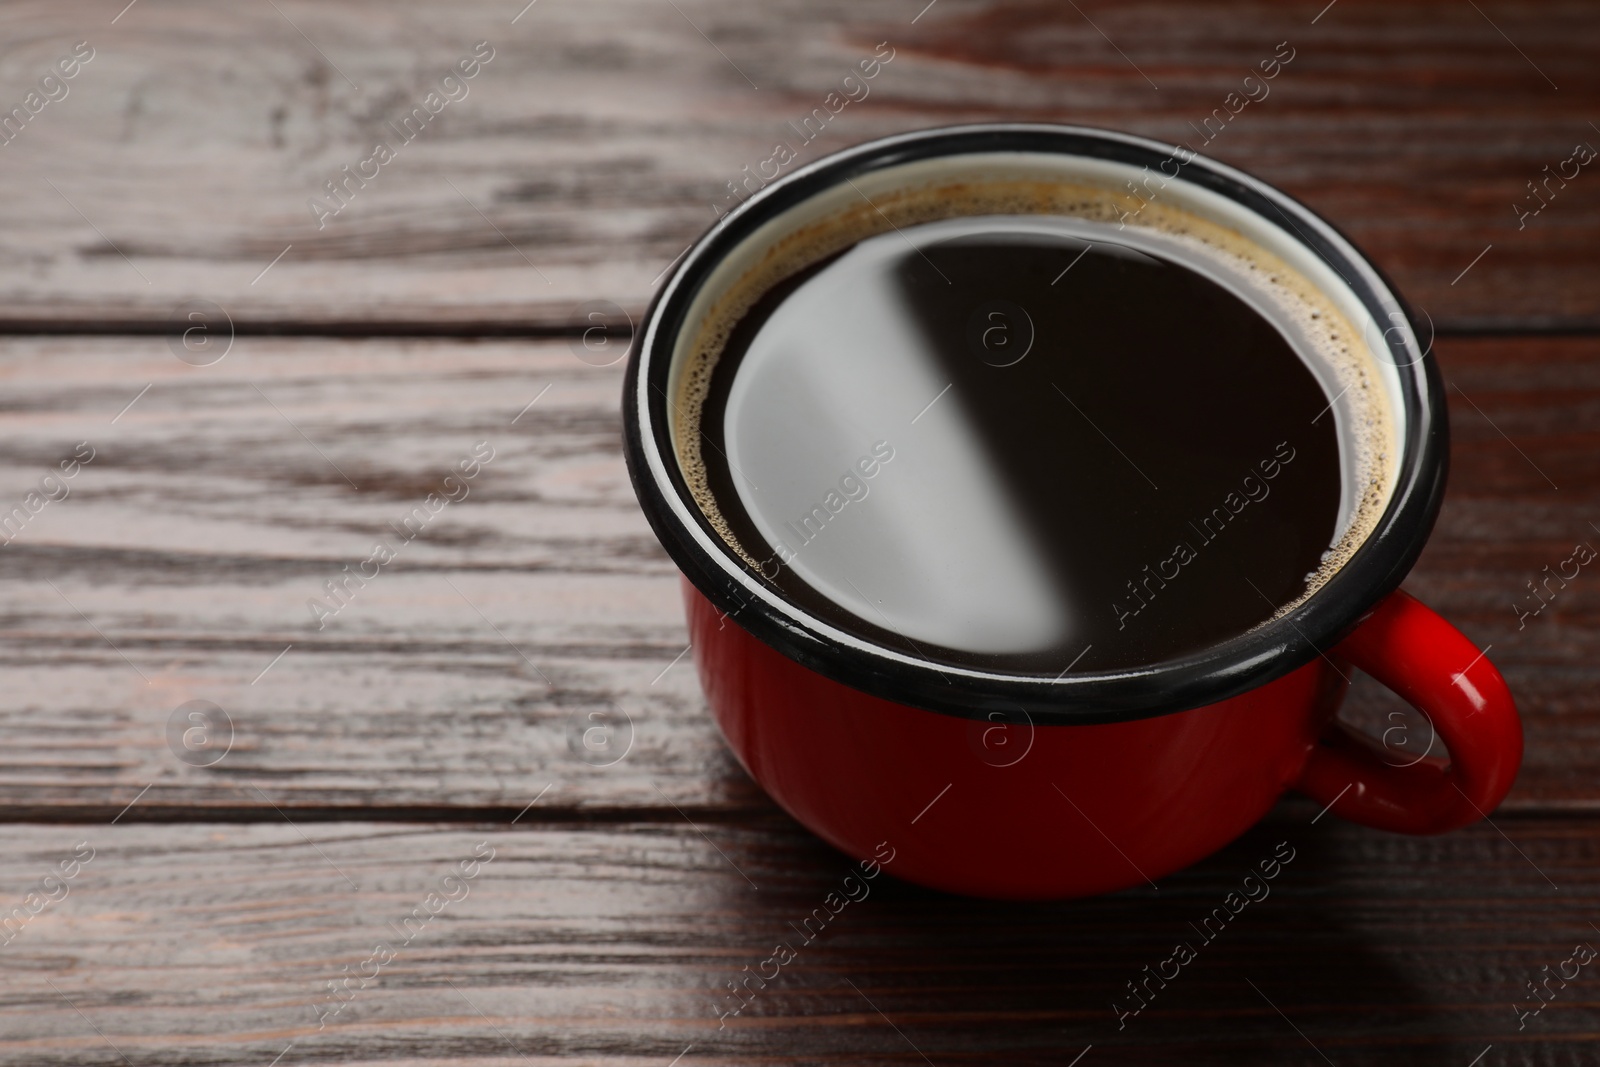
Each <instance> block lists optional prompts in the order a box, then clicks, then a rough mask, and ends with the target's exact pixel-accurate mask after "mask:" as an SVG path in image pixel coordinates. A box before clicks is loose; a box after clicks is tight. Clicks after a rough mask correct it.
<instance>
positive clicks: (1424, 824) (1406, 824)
mask: <svg viewBox="0 0 1600 1067" xmlns="http://www.w3.org/2000/svg"><path fill="white" fill-rule="evenodd" d="M1333 655H1334V657H1335V658H1338V659H1343V660H1345V661H1347V662H1349V663H1350V664H1352V665H1354V666H1356V667H1359V668H1360V669H1361V670H1363V671H1366V672H1367V673H1368V674H1370V675H1372V677H1374V678H1376V679H1377V680H1378V681H1379V682H1381V683H1382V684H1383V685H1385V686H1387V687H1388V688H1390V689H1392V690H1393V691H1394V692H1395V693H1396V694H1398V695H1399V696H1400V697H1402V698H1403V699H1404V700H1405V701H1406V702H1407V703H1409V704H1410V705H1411V706H1412V707H1413V708H1416V709H1417V710H1418V711H1419V712H1421V713H1422V714H1423V715H1424V716H1425V717H1426V718H1427V719H1428V720H1429V722H1431V723H1432V724H1433V728H1434V731H1435V733H1436V734H1437V736H1438V737H1439V739H1440V740H1442V741H1443V742H1444V744H1445V747H1446V748H1447V749H1448V750H1449V754H1450V765H1449V766H1448V767H1447V768H1446V767H1444V766H1441V765H1440V764H1439V763H1437V762H1435V761H1432V760H1418V761H1417V762H1414V763H1412V764H1410V765H1406V766H1396V765H1394V764H1392V763H1389V762H1387V761H1385V760H1384V759H1383V758H1381V756H1380V755H1379V752H1380V751H1381V750H1380V748H1379V747H1378V745H1377V744H1376V743H1375V742H1373V741H1372V740H1371V739H1368V738H1365V737H1364V736H1363V735H1361V734H1358V733H1357V732H1355V731H1353V730H1351V729H1350V728H1349V727H1347V726H1345V725H1344V724H1343V723H1340V722H1337V721H1335V722H1334V723H1332V724H1331V728H1330V730H1329V732H1328V734H1327V735H1326V736H1324V737H1323V739H1322V741H1321V743H1320V744H1318V745H1317V746H1316V747H1315V748H1313V749H1312V752H1311V758H1310V760H1309V761H1308V762H1307V763H1306V766H1305V770H1304V771H1303V772H1302V773H1301V775H1300V780H1299V781H1298V782H1296V783H1295V788H1296V789H1298V790H1300V791H1301V792H1302V793H1305V794H1307V795H1308V796H1310V797H1311V798H1312V799H1313V800H1316V801H1318V802H1320V803H1322V804H1326V805H1328V806H1329V808H1330V809H1331V810H1332V811H1333V813H1334V814H1335V815H1338V816H1339V817H1340V818H1343V819H1349V820H1350V821H1351V822H1355V823H1360V824H1361V825H1363V826H1371V827H1374V828H1375V829H1379V830H1389V831H1392V832H1394V833H1402V834H1439V833H1444V832H1445V831H1446V830H1454V829H1456V828H1457V827H1460V826H1466V825H1467V824H1468V823H1473V822H1477V821H1478V820H1479V819H1481V818H1485V817H1487V815H1488V813H1489V812H1490V811H1492V810H1494V807H1495V806H1496V805H1497V804H1499V803H1500V801H1501V800H1502V799H1504V797H1505V795H1506V793H1507V792H1508V791H1509V790H1510V789H1511V783H1512V781H1513V780H1515V778H1516V776H1517V768H1518V766H1520V765H1521V763H1522V722H1521V720H1520V719H1519V718H1518V717H1517V706H1516V704H1515V703H1514V702H1513V701H1512V699H1511V691H1510V690H1509V689H1507V688H1506V683H1505V679H1503V678H1502V677H1500V672H1499V671H1498V670H1496V669H1495V667H1494V664H1492V663H1490V662H1489V660H1488V659H1487V658H1486V657H1485V656H1484V654H1483V653H1482V652H1479V651H1478V648H1477V646H1476V645H1474V644H1473V643H1472V642H1471V641H1469V640H1468V639H1467V637H1466V635H1465V634H1463V633H1462V632H1461V631H1460V630H1457V629H1456V628H1455V627H1454V626H1451V625H1450V624H1449V623H1448V622H1446V621H1445V620H1444V619H1443V618H1441V617H1440V616H1439V615H1437V614H1436V613H1435V612H1433V611H1432V610H1431V609H1429V608H1428V607H1426V606H1425V605H1424V604H1423V603H1422V602H1421V601H1419V600H1417V599H1416V598H1414V597H1412V596H1411V595H1409V594H1407V593H1405V592H1402V591H1400V590H1396V591H1395V592H1393V593H1390V594H1389V596H1388V597H1387V598H1385V599H1384V600H1383V601H1382V602H1381V603H1379V604H1378V606H1377V607H1376V608H1375V609H1373V611H1372V613H1371V614H1370V615H1368V616H1367V617H1366V618H1365V619H1364V620H1362V622H1361V623H1360V625H1358V626H1357V627H1356V630H1355V632H1354V633H1352V634H1351V635H1350V636H1349V637H1347V638H1345V639H1344V640H1343V641H1342V642H1340V644H1339V645H1338V646H1337V647H1336V648H1335V649H1334V650H1333Z"/></svg>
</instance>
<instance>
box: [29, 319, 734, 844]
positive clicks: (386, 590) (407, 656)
mask: <svg viewBox="0 0 1600 1067" xmlns="http://www.w3.org/2000/svg"><path fill="white" fill-rule="evenodd" d="M0 363H3V370H0V375H3V378H4V381H5V387H6V395H7V397H8V398H9V404H10V406H11V411H10V413H9V414H7V415H6V416H5V417H3V418H0V462H3V464H4V474H3V475H0V485H3V489H0V492H3V494H4V496H3V497H0V499H4V500H5V501H6V504H5V508H6V509H9V508H10V507H11V506H12V505H13V504H14V503H20V502H22V501H23V498H24V496H25V494H26V493H27V492H29V491H30V490H33V489H34V488H35V487H36V484H37V482H38V480H39V479H40V478H41V477H43V476H44V474H45V473H46V472H47V471H48V470H49V469H50V468H51V467H52V465H53V464H55V463H56V462H57V461H58V459H59V458H60V457H67V456H70V455H71V454H72V451H73V448H74V445H75V443H76V442H79V441H84V440H87V441H89V442H91V443H92V447H94V448H95V449H96V455H95V458H94V460H93V462H92V463H90V464H89V465H88V466H86V467H84V468H83V469H82V470H81V472H80V473H79V474H78V475H77V476H76V477H75V478H74V479H72V480H71V481H70V482H68V483H66V484H67V485H68V486H69V488H70V495H68V496H67V497H66V498H65V499H62V500H59V501H56V502H53V503H50V504H48V505H46V506H45V507H44V509H43V510H42V511H41V512H40V513H39V514H38V515H37V516H36V517H33V518H32V519H31V520H29V521H28V523H27V525H25V526H23V527H22V528H21V530H20V532H19V533H18V534H17V535H16V537H15V538H14V539H13V540H12V541H11V543H10V544H8V545H6V546H4V547H3V548H0V579H3V580H4V582H5V587H6V590H7V597H6V603H5V608H4V615H3V622H0V634H3V640H4V658H5V664H4V666H5V670H6V674H7V690H8V691H7V694H6V696H7V699H6V707H5V711H4V716H3V719H4V723H5V726H4V732H5V742H4V745H3V751H4V753H5V755H4V757H3V758H0V779H3V780H5V781H6V782H8V783H9V785H8V786H3V787H0V793H3V795H4V798H5V799H4V801H3V802H0V803H3V804H4V805H5V807H7V808H8V809H10V810H11V811H12V813H13V815H16V814H31V815H36V816H38V815H43V814H46V813H48V812H50V811H53V810H61V809H76V808H79V807H81V806H83V805H85V804H87V805H90V806H91V807H94V808H96V809H97V810H98V809H99V808H101V807H103V806H105V805H110V808H109V809H108V814H107V815H106V817H108V818H109V815H110V814H114V813H115V811H116V810H117V809H118V808H120V807H121V806H122V805H123V804H125V803H127V801H128V800H129V799H130V798H131V796H132V793H133V792H136V791H138V790H139V789H142V788H143V787H144V786H146V785H148V784H150V783H151V782H154V783H155V784H154V786H153V788H152V791H151V794H150V795H149V796H148V797H147V798H146V804H148V805H151V806H142V810H143V811H144V813H145V814H146V815H152V814H154V813H160V812H162V811H163V810H172V809H174V808H175V807H179V806H185V805H187V806H190V810H193V806H195V805H198V806H202V807H205V808H207V809H217V808H220V809H230V808H233V809H238V808H248V809H251V810H258V811H259V810H262V809H263V808H264V807H265V803H266V800H267V798H269V797H270V799H271V801H272V802H274V803H278V804H281V805H284V806H285V807H289V808H294V807H306V806H320V807H325V808H343V809H351V808H359V809H362V810H368V809H371V808H373V807H379V808H383V807H395V808H409V809H412V810H420V809H424V808H426V809H450V808H458V807H465V808H481V807H483V806H485V805H487V806H490V807H496V806H498V807H510V808H511V810H513V811H515V810H516V809H518V808H521V807H522V806H523V805H525V804H526V803H528V801H529V800H531V799H532V798H533V796H534V795H535V794H538V793H539V792H540V791H541V790H543V789H544V788H545V787H547V786H549V787H550V792H549V794H548V795H546V796H545V797H544V799H543V800H542V801H541V803H542V804H543V805H545V806H546V807H552V808H556V809H563V808H567V809H570V808H580V807H581V808H588V807H601V808H614V807H618V806H624V807H625V806H628V805H643V806H646V807H650V806H663V805H664V804H665V801H666V799H671V800H672V801H673V802H675V803H679V804H683V805H688V806H691V807H696V808H704V807H708V806H710V807H727V806H735V807H737V806H747V805H749V804H751V803H758V804H764V801H756V800H755V797H756V794H755V793H754V791H753V789H752V788H751V787H750V786H749V784H748V783H747V781H746V780H745V779H744V778H743V776H742V775H741V774H740V773H739V772H738V771H737V770H736V768H735V766H734V764H733V761H732V759H731V757H730V756H729V755H728V754H727V753H726V751H725V749H724V748H723V747H722V746H721V744H720V742H719V741H718V739H717V738H716V735H715V732H714V730H713V729H712V728H711V727H710V725H709V724H708V723H707V721H706V718H705V715H704V711H703V705H702V702H701V699H700V697H699V690H698V685H697V683H696V681H695V678H694V671H693V667H692V664H691V662H690V660H689V658H687V657H684V658H682V659H681V660H680V659H679V658H678V657H679V656H680V654H681V653H682V652H683V651H684V649H685V647H686V645H687V638H686V636H685V632H684V627H683V622H682V606H681V602H680V598H679V591H678V586H677V578H676V574H677V572H676V570H675V569H673V568H672V566H671V564H670V562H669V561H668V560H667V559H666V556H665V554H664V553H663V552H662V551H661V550H660V548H659V546H658V545H657V544H656V541H655V539H654V537H653V535H652V534H651V533H650V530H649V528H648V526H647V525H646V524H645V522H644V519H643V517H642V516H641V515H640V514H639V510H638V506H637V504H636V503H635V502H634V498H633V494H632V491H631V489H630V488H629V486H628V482H627V477H626V473H625V471H624V469H623V466H622V462H621V454H620V443H619V442H620V424H619V419H618V415H617V397H618V389H619V382H620V373H621V367H620V365H617V366H611V367H603V368H601V367H591V366H588V365H586V364H585V363H583V362H582V361H580V360H579V359H578V358H576V357H575V356H574V355H573V354H572V352H571V351H570V350H569V348H568V345H567V344H566V343H564V342H559V343H551V342H540V343H530V344H515V345H513V344H507V343H489V344H469V343H459V342H457V343H433V342H425V343H418V342H405V341H399V342H396V341H371V342H314V341H275V340H263V339H249V338H241V339H239V341H238V343H237V344H236V345H235V348H234V350H233V351H232V352H230V353H229V354H228V355H227V356H226V358H224V359H223V360H222V361H221V362H220V363H218V364H216V365H214V366H211V367H206V368H195V367H190V366H187V365H185V364H184V363H182V362H180V361H178V360H177V359H176V358H174V356H173V355H172V353H171V352H170V351H168V346H167V345H166V344H165V343H164V342H163V341H161V340H159V339H151V338H141V339H135V340H128V341H112V340H94V341H85V340H65V339H62V340H49V341H12V342H8V343H7V344H6V346H5V357H4V358H3V360H0ZM152 382H153V383H154V384H153V385H151V388H150V389H149V391H148V392H147V393H144V395H143V396H141V397H140V398H139V399H138V400H137V402H136V403H134V405H133V406H132V407H131V408H130V409H129V410H127V412H126V413H125V414H122V415H121V416H120V417H119V418H118V420H117V421H116V423H115V424H112V422H111V420H112V417H113V416H116V415H117V413H118V411H119V410H120V409H121V408H122V407H123V406H124V405H126V404H128V403H129V401H130V400H133V399H134V397H135V396H136V395H138V394H139V393H140V391H141V389H142V388H143V387H144V385H145V384H147V383H152ZM535 398H537V403H534V404H533V406H532V407H529V408H526V410H525V411H523V409H524V408H525V407H526V405H528V404H529V403H530V402H531V401H533V400H535ZM519 412H522V413H521V414H520V416H519ZM514 418H515V419H516V422H515V425H513V424H512V421H513V419H514ZM477 442H487V443H488V447H489V448H492V449H493V450H494V457H493V459H492V460H491V461H490V462H488V463H487V464H486V465H484V466H483V467H482V469H481V471H480V473H479V474H478V475H477V476H476V477H475V478H473V479H471V480H468V481H464V482H462V483H459V484H461V485H464V486H465V488H466V490H467V495H466V496H465V498H463V499H461V500H460V501H459V502H457V503H451V504H448V505H447V506H445V507H444V508H443V510H442V511H440V512H439V514H438V515H437V516H435V517H432V518H431V519H430V521H429V522H428V523H427V525H426V526H425V527H423V530H424V532H423V533H421V534H420V535H419V536H417V537H415V539H413V540H411V541H409V542H408V541H405V540H404V539H402V538H401V537H400V536H398V535H397V533H396V530H395V527H397V526H398V527H402V528H404V525H403V524H404V523H405V522H406V521H407V517H408V516H410V515H412V512H413V508H415V507H416V506H418V505H423V504H424V502H425V500H426V498H427V497H428V495H429V494H430V493H436V494H449V493H453V494H455V495H459V493H460V489H459V488H446V487H445V485H444V482H443V479H444V478H445V477H446V476H447V475H448V474H450V472H451V471H452V469H453V468H454V465H455V464H456V463H457V462H458V461H460V460H463V459H468V458H470V457H471V455H472V452H473V449H474V447H475V443H477ZM341 472H342V473H341ZM346 476H348V478H349V479H350V480H349V481H348V482H347V481H346V480H345V478H346ZM424 514H426V513H425V512H424ZM379 540H381V541H383V542H384V543H385V544H387V545H389V546H390V547H391V548H392V549H393V550H394V551H395V553H396V558H395V559H394V560H393V561H392V562H391V563H389V564H387V565H385V566H383V567H382V568H381V569H379V570H378V573H377V576H376V577H374V578H372V579H371V580H370V581H368V582H367V583H366V584H365V585H364V587H361V588H355V587H353V586H352V587H349V588H351V589H352V592H351V593H350V594H349V596H348V606H346V607H344V608H343V609H342V610H340V611H339V612H338V613H337V615H334V616H332V617H331V618H330V617H326V616H320V617H319V615H317V614H315V613H313V612H312V611H311V610H310V609H309V608H308V606H307V604H308V601H310V600H312V599H314V598H315V599H320V600H321V602H322V603H323V604H324V605H331V604H336V603H337V602H336V601H334V600H332V599H331V598H329V597H328V595H327V594H326V592H325V585H324V583H326V582H327V581H329V580H330V579H340V578H342V577H343V574H344V573H345V572H344V568H345V567H346V566H351V567H356V568H358V567H359V566H360V565H361V564H363V563H364V562H365V561H367V560H368V559H370V558H371V556H372V551H373V546H374V544H375V542H376V541H379ZM371 569H372V568H368V570H371ZM319 623H321V624H323V625H322V628H321V629H319V628H318V624H319ZM291 644H292V645H293V647H292V648H291V649H290V650H289V651H288V653H287V654H286V655H284V656H283V658H282V659H281V660H275V657H277V656H278V654H279V653H281V652H283V651H284V649H285V648H286V647H288V646H290V645H291ZM675 661H676V662H675ZM269 668H270V669H269ZM258 676H259V677H258ZM198 699H204V700H210V701H213V702H215V703H216V704H218V705H220V706H222V707H223V708H224V709H225V710H226V712H227V713H228V715H229V716H230V717H231V718H232V721H233V725H234V730H235V738H234V743H233V750H232V751H231V752H228V754H227V756H226V758H225V759H223V760H222V761H221V762H218V763H216V764H215V765H214V766H209V767H195V766H189V765H186V764H184V763H182V762H180V761H179V760H178V759H177V758H176V757H175V756H174V754H173V751H172V750H171V749H170V748H169V745H168V743H167V739H166V726H167V722H168V719H169V717H170V716H171V715H172V714H173V712H174V710H175V709H176V708H177V707H178V706H179V705H181V704H184V703H185V702H187V701H190V700H198ZM594 716H598V718H595V717H594ZM630 723H631V726H630V725H629V724H630ZM595 728H599V729H601V730H602V734H603V732H604V731H605V730H606V729H607V728H611V729H614V730H615V731H616V736H615V738H612V739H610V740H609V741H608V738H607V737H606V736H602V735H589V733H588V732H589V731H590V730H591V729H595ZM586 735H588V736H589V739H590V741H591V742H594V743H595V744H596V745H599V746H600V747H599V748H597V749H594V750H593V754H592V755H591V756H590V757H589V761H588V762H586V761H585V759H583V758H579V756H580V755H581V754H582V753H583V752H585V751H587V750H585V749H584V748H583V743H582V742H583V739H584V737H585V736H586ZM630 744H631V747H630ZM608 745H609V747H608ZM624 757H625V758H624ZM606 763H609V765H606V766H600V765H597V764H606ZM130 786H131V787H132V788H131V790H130V789H129V788H128V787H130ZM258 791H259V792H258ZM266 810H270V809H266Z"/></svg>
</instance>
